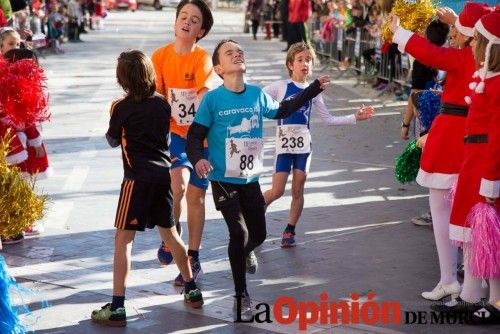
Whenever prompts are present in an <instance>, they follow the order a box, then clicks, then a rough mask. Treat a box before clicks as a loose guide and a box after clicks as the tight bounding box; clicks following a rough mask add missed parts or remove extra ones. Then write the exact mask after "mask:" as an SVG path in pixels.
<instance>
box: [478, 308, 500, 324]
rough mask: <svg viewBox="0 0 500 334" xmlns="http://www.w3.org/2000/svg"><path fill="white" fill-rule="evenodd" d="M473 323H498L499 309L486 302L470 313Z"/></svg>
mask: <svg viewBox="0 0 500 334" xmlns="http://www.w3.org/2000/svg"><path fill="white" fill-rule="evenodd" d="M472 323H473V324H475V325H500V310H498V309H497V308H496V307H495V306H493V305H491V304H486V305H484V307H482V308H480V309H479V310H477V311H476V312H474V314H473V315H472Z"/></svg>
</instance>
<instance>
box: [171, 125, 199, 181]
mask: <svg viewBox="0 0 500 334" xmlns="http://www.w3.org/2000/svg"><path fill="white" fill-rule="evenodd" d="M169 149H170V159H171V160H172V167H170V168H171V169H174V168H176V167H187V168H189V171H190V173H191V176H190V177H189V183H190V184H192V185H193V186H195V187H197V188H200V189H203V190H206V189H207V188H208V179H207V178H204V179H201V178H200V177H199V176H198V174H196V172H195V171H194V168H193V165H192V164H191V163H190V162H189V160H188V157H187V154H186V139H184V138H182V137H181V136H179V135H177V134H175V133H172V134H171V135H170V147H169ZM204 153H205V158H207V159H208V149H207V148H205V152H204Z"/></svg>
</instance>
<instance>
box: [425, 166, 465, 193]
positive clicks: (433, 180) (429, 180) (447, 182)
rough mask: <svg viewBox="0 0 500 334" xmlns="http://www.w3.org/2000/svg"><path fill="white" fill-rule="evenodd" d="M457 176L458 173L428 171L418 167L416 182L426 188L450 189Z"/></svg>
mask: <svg viewBox="0 0 500 334" xmlns="http://www.w3.org/2000/svg"><path fill="white" fill-rule="evenodd" d="M457 178H458V174H444V173H429V172H426V171H424V170H423V169H422V168H420V169H419V170H418V174H417V183H418V184H420V185H421V186H422V187H426V188H434V189H451V187H453V184H454V183H455V181H456V180H457Z"/></svg>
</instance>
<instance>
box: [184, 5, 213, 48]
mask: <svg viewBox="0 0 500 334" xmlns="http://www.w3.org/2000/svg"><path fill="white" fill-rule="evenodd" d="M187 4H191V5H195V6H196V7H198V8H199V9H200V12H201V16H203V17H202V23H201V28H202V29H205V31H204V32H203V36H201V37H200V38H196V41H197V42H198V41H199V40H200V39H202V38H203V37H205V36H206V35H207V34H208V32H209V31H210V29H212V26H213V25H214V17H213V16H212V11H211V10H210V8H209V7H208V5H207V3H206V2H205V1H204V0H182V1H181V2H180V3H179V4H178V5H177V10H176V12H175V19H176V20H177V18H178V17H179V14H180V12H181V9H182V8H183V7H184V6H185V5H187Z"/></svg>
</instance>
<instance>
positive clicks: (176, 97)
mask: <svg viewBox="0 0 500 334" xmlns="http://www.w3.org/2000/svg"><path fill="white" fill-rule="evenodd" d="M168 102H169V103H170V107H171V108H172V117H173V118H174V120H175V122H176V123H177V124H179V125H191V123H193V119H194V115H195V114H196V110H198V99H197V95H196V90H194V89H180V88H169V89H168Z"/></svg>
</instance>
